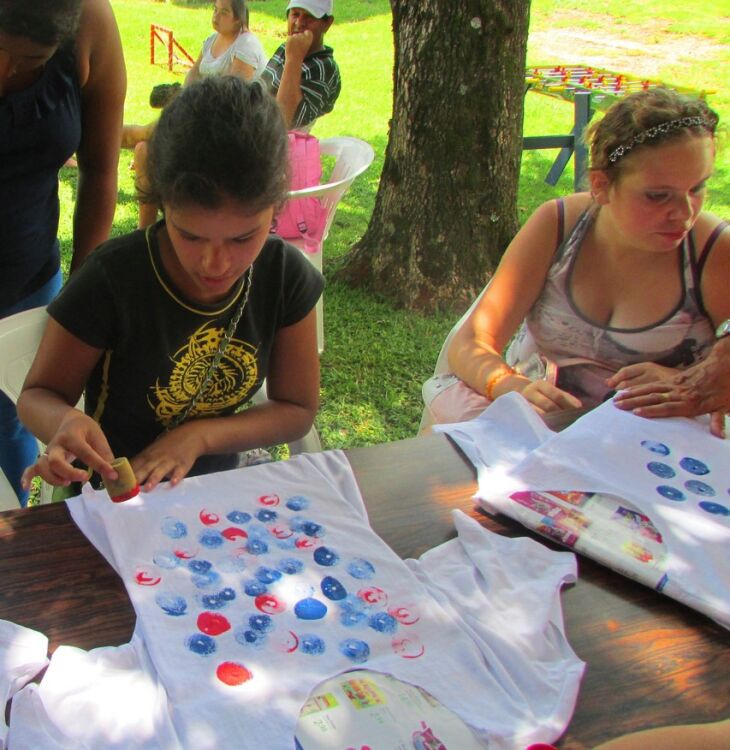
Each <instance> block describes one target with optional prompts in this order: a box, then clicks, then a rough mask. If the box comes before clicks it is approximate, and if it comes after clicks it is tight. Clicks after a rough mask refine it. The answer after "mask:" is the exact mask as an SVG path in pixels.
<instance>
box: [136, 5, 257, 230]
mask: <svg viewBox="0 0 730 750" xmlns="http://www.w3.org/2000/svg"><path fill="white" fill-rule="evenodd" d="M248 19H249V12H248V7H247V6H246V3H245V0H215V4H214V6H213V18H212V23H213V29H214V30H215V32H214V33H213V34H211V35H210V36H209V37H208V38H207V39H206V40H205V41H204V42H203V48H202V50H201V51H200V54H199V55H198V59H197V60H196V61H195V64H194V65H193V66H192V68H190V70H189V71H188V72H187V75H186V76H185V83H184V85H185V86H187V85H189V84H190V83H192V82H193V81H197V80H200V78H202V77H204V76H224V75H234V76H238V77H239V78H242V79H243V80H245V81H251V80H255V79H256V78H259V77H260V76H261V74H262V73H263V70H264V68H265V67H266V55H265V54H264V48H263V47H262V46H261V42H260V41H259V40H258V37H257V36H256V35H255V34H252V33H251V31H249V28H248ZM154 127H155V123H150V124H149V125H142V126H139V125H125V126H124V130H123V133H122V146H123V147H124V148H134V160H133V166H134V170H135V173H136V182H137V184H138V185H139V187H140V189H141V190H142V191H143V192H144V190H145V188H146V184H147V141H149V139H150V136H151V135H152V130H153V129H154ZM158 210H159V206H157V205H154V204H151V203H140V204H139V223H138V226H139V227H140V228H141V229H142V228H144V227H147V226H149V225H150V224H154V222H155V221H156V220H157V212H158Z"/></svg>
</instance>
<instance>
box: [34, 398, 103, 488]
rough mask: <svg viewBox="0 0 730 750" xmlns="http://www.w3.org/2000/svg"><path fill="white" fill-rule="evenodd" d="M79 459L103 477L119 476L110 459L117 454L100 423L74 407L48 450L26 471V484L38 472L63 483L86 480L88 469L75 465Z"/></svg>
mask: <svg viewBox="0 0 730 750" xmlns="http://www.w3.org/2000/svg"><path fill="white" fill-rule="evenodd" d="M76 459H78V460H79V461H82V462H83V463H84V464H86V465H87V466H88V467H89V469H90V470H92V471H96V472H97V473H98V474H99V475H100V476H102V477H104V478H107V479H116V478H117V472H116V471H115V470H114V469H113V468H112V465H111V463H110V462H111V461H112V460H113V459H114V455H113V453H112V451H111V448H110V447H109V443H108V442H107V439H106V436H105V435H104V433H103V432H102V430H101V427H99V425H98V424H97V423H96V422H95V421H94V420H93V419H92V418H91V417H88V416H87V415H86V414H84V413H83V412H82V411H79V410H78V409H71V410H69V412H68V415H67V416H65V417H64V419H63V421H62V422H61V424H60V425H59V427H58V430H57V431H56V434H55V435H54V436H53V437H52V438H51V441H50V442H49V443H48V446H47V447H46V450H45V452H44V453H43V454H42V455H40V456H39V457H38V459H37V460H36V462H35V463H33V464H31V465H30V466H29V467H28V468H27V469H26V470H25V471H24V472H23V477H22V480H21V482H22V484H23V487H24V488H25V489H29V488H30V482H31V479H32V478H33V477H35V476H39V477H41V479H43V480H44V481H45V482H48V483H49V484H53V485H59V486H64V487H66V486H68V485H69V484H71V483H72V482H84V481H86V480H87V479H88V478H89V471H87V470H85V469H79V468H76V467H75V466H73V461H74V460H76Z"/></svg>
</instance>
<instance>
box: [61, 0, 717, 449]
mask: <svg viewBox="0 0 730 750" xmlns="http://www.w3.org/2000/svg"><path fill="white" fill-rule="evenodd" d="M111 1H112V6H113V7H114V11H115V14H116V17H117V22H118V24H119V28H120V31H121V34H122V40H123V44H124V51H125V57H126V64H127V72H128V81H129V82H128V94H127V104H126V108H125V122H128V123H129V122H137V123H141V122H148V121H150V120H152V119H154V118H155V117H156V116H157V114H158V113H157V111H156V110H152V109H151V108H150V107H149V105H148V97H149V92H150V89H151V88H152V86H153V85H154V84H156V83H163V82H172V81H180V80H182V76H183V72H184V71H183V68H182V67H176V69H175V70H174V71H173V72H168V71H167V70H166V69H165V67H164V66H163V65H151V64H150V33H149V32H150V24H151V23H156V24H159V25H162V26H165V27H168V28H170V29H172V30H173V32H174V35H175V39H176V40H177V41H178V42H179V43H180V44H181V45H182V46H183V47H184V48H185V49H186V50H187V51H188V52H189V53H190V54H191V55H192V56H193V57H197V55H198V52H199V50H200V47H201V45H202V42H203V40H204V39H205V37H206V36H207V35H208V34H209V33H211V27H210V8H209V6H208V5H207V4H205V5H201V4H200V3H198V2H195V1H194V0H178V2H176V3H170V2H157V1H155V0H111ZM249 6H250V10H251V30H252V31H253V32H254V33H256V34H257V35H258V36H259V38H260V39H261V41H262V44H263V45H264V49H265V51H266V52H267V53H272V52H273V51H274V49H275V48H276V47H277V46H278V45H279V44H280V43H281V42H282V41H283V39H284V35H285V22H284V9H285V7H286V2H285V0H253V1H252V2H250V3H249ZM597 8H598V6H591V10H586V3H585V2H584V0H533V2H532V11H531V27H530V29H531V30H530V39H529V44H528V64H534V65H537V64H547V63H561V62H564V60H561V59H559V58H558V59H556V57H555V55H554V54H553V53H551V52H550V50H549V49H548V48H547V45H546V43H545V40H546V39H548V40H549V39H550V34H551V33H552V34H557V33H558V32H575V33H576V36H575V40H574V43H573V44H571V52H573V53H575V52H577V51H579V50H580V47H581V45H582V44H586V58H585V59H584V60H583V62H585V63H586V64H593V65H597V63H596V62H595V61H594V60H592V59H591V58H590V55H591V54H592V53H591V49H592V48H591V47H590V46H588V45H587V43H586V42H585V40H584V39H583V37H582V36H581V34H586V33H588V34H593V35H602V36H605V37H606V38H607V39H608V38H610V39H615V40H619V41H620V40H621V39H623V38H627V39H635V38H636V37H637V36H638V37H639V38H640V39H641V42H642V46H641V47H639V48H637V47H632V46H629V47H626V48H625V49H624V48H623V47H621V46H620V45H619V50H618V51H619V52H620V53H621V56H620V57H619V55H618V54H617V58H616V59H617V60H618V59H621V60H622V67H620V68H616V67H613V66H609V65H605V64H604V65H602V67H607V68H609V69H611V70H618V71H620V72H625V73H632V72H633V70H632V69H631V68H630V67H627V66H629V65H630V64H631V56H632V55H633V56H634V59H635V61H636V62H637V64H638V63H639V62H640V61H641V60H642V56H643V55H646V54H652V52H653V50H654V49H655V48H656V47H658V46H660V45H662V44H667V43H670V42H672V41H673V40H675V41H676V40H680V39H682V38H686V37H688V36H689V35H691V36H692V37H693V38H694V39H695V40H698V42H703V43H706V45H707V46H709V45H714V46H710V47H709V48H710V50H711V51H713V50H716V54H715V53H713V54H711V55H710V56H709V57H708V56H707V55H700V54H695V53H693V52H689V53H687V54H679V55H672V56H669V57H667V59H666V60H665V61H663V62H662V63H661V64H660V65H659V67H658V70H657V74H656V75H653V76H652V78H659V79H661V80H664V81H665V82H667V83H673V84H675V85H680V86H687V87H692V88H696V89H704V90H710V91H714V92H715V93H713V94H711V95H710V97H709V100H710V102H711V104H712V105H713V106H714V107H715V108H716V109H717V110H718V111H719V112H720V115H721V121H725V122H727V121H728V120H729V119H730V94H728V90H727V87H726V81H727V71H728V69H730V68H729V67H728V62H730V60H729V57H730V53H728V49H729V47H728V44H727V42H728V39H730V0H720V1H719V2H717V1H716V2H715V3H704V2H703V3H687V2H686V0H681V1H680V0H639V1H637V0H607V2H606V3H604V4H603V12H600V13H599V12H597ZM593 9H596V10H595V12H594V10H593ZM541 40H542V41H541ZM327 42H328V43H329V44H331V45H332V46H333V47H334V48H335V51H336V57H337V60H338V63H339V65H340V68H341V71H342V78H343V91H342V95H341V97H340V99H339V101H338V103H337V107H336V109H335V111H334V112H333V113H332V114H330V115H328V116H327V117H324V118H322V119H321V120H320V121H319V122H318V123H317V125H316V127H315V130H314V133H315V134H316V135H317V136H319V137H320V138H324V137H327V136H333V135H354V136H357V137H359V138H363V139H364V140H366V141H368V142H369V143H371V144H372V145H373V147H374V148H375V151H376V160H375V163H374V164H373V166H372V167H371V169H370V170H369V171H368V172H367V173H366V174H365V175H364V176H363V177H361V178H360V179H359V180H358V181H357V182H356V184H355V186H354V188H353V189H352V190H351V192H350V193H349V194H348V195H347V196H346V198H345V200H344V201H343V202H342V203H341V204H340V207H339V209H338V212H337V216H336V219H335V223H334V226H333V229H332V231H331V233H330V237H329V239H328V241H327V244H326V247H325V267H324V270H325V275H326V276H328V277H330V278H329V279H328V286H327V289H326V292H325V329H326V330H325V337H326V349H325V352H324V354H323V355H322V360H321V362H322V407H321V410H320V414H319V417H318V419H317V426H318V428H319V431H320V435H321V437H322V440H323V444H324V446H325V447H326V448H336V447H342V448H347V447H351V446H356V445H367V444H372V443H378V442H384V441H388V440H396V439H400V438H404V437H409V436H412V435H414V434H415V433H416V430H417V427H418V422H419V419H420V415H421V408H422V406H421V398H420V388H421V383H422V382H423V380H425V379H426V378H427V377H428V376H429V375H430V374H431V372H432V370H433V366H434V363H435V360H436V356H437V354H438V351H439V349H440V346H441V343H442V341H443V339H444V337H445V336H446V333H447V332H448V330H449V329H450V327H451V325H452V324H453V322H454V321H455V320H456V319H457V318H458V317H459V315H460V311H458V310H455V311H451V312H450V313H439V314H434V315H431V316H421V315H418V314H415V313H408V312H405V311H401V310H395V309H393V308H392V307H391V306H390V305H389V304H388V303H387V302H384V301H382V300H379V299H377V298H376V297H374V296H372V295H368V294H364V293H361V292H360V291H358V290H354V289H349V288H347V287H345V286H343V285H341V284H338V283H336V282H333V281H332V280H331V275H332V271H333V270H334V269H335V268H336V267H337V264H338V262H339V259H341V258H342V256H343V255H344V254H345V253H346V252H347V251H348V249H349V248H350V247H351V246H352V245H353V244H354V243H355V242H356V241H357V239H358V238H359V237H360V236H362V234H363V232H364V230H365V228H366V226H367V222H368V218H369V216H370V213H371V211H372V207H373V203H374V199H375V194H376V192H377V186H378V178H379V174H380V170H381V168H382V160H383V154H384V151H385V147H386V144H387V139H388V121H389V118H390V111H391V105H392V67H393V40H392V31H391V15H390V5H389V3H388V2H387V0H336V2H335V24H334V26H333V27H332V29H331V31H330V32H329V34H328V36H327ZM703 49H704V45H703ZM158 54H159V56H160V59H161V60H162V61H163V62H164V61H165V59H166V57H165V53H164V51H163V50H162V48H161V47H159V48H158ZM437 74H438V71H434V75H437ZM484 95H485V96H488V95H489V92H485V94H484ZM475 106H478V102H477V103H475ZM571 124H572V109H571V107H570V105H569V104H567V103H566V102H563V101H559V100H557V99H552V98H549V97H546V96H541V95H538V94H535V93H530V94H528V95H527V97H526V113H525V127H524V131H525V134H526V135H542V134H548V133H563V132H567V131H568V130H569V128H570V126H571ZM555 154H556V152H552V151H539V152H538V151H530V152H525V154H524V155H523V165H522V173H521V179H520V197H519V213H520V217H521V220H524V219H525V218H526V217H527V216H528V215H529V214H530V213H531V212H532V211H533V210H534V208H535V207H536V206H537V205H539V203H541V202H542V201H544V200H548V199H550V198H553V197H555V196H557V195H561V194H565V193H569V192H571V191H572V180H573V175H572V165H571V166H569V167H568V169H566V171H565V173H564V174H563V176H562V177H561V179H560V180H559V182H558V184H557V185H556V186H555V187H551V186H549V185H546V184H545V183H544V176H545V174H546V173H547V171H548V169H549V167H550V165H551V164H552V161H553V159H554V157H555ZM130 161H131V154H130V152H128V151H123V152H122V157H121V159H120V167H119V175H120V183H119V185H120V193H119V203H118V208H117V214H116V218H115V221H114V229H113V233H114V234H115V235H116V234H120V233H124V232H128V231H131V230H132V229H133V228H134V227H135V223H136V206H135V204H134V200H133V184H132V174H131V172H130V170H129V163H130ZM75 180H76V173H75V171H74V170H70V169H64V170H62V199H63V217H62V226H61V231H60V236H61V241H62V246H63V248H64V252H65V255H66V257H68V253H69V248H70V242H71V211H72V205H73V195H74V190H75ZM729 188H730V157H729V156H728V152H727V148H721V150H720V153H719V155H718V160H717V168H716V173H715V176H714V177H713V180H712V182H711V186H710V195H709V198H708V203H707V206H708V207H709V209H710V210H713V211H714V212H715V213H717V214H719V215H721V216H724V217H730V189H729ZM455 217H458V212H455ZM457 220H464V218H462V217H458V218H457ZM467 220H468V218H467ZM485 279H486V274H485Z"/></svg>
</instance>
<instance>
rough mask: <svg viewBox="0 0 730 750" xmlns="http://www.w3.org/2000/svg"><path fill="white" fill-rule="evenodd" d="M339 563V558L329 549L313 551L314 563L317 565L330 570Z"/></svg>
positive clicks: (319, 548) (318, 548)
mask: <svg viewBox="0 0 730 750" xmlns="http://www.w3.org/2000/svg"><path fill="white" fill-rule="evenodd" d="M339 561H340V556H339V555H338V554H337V553H336V552H335V551H334V550H333V549H330V548H329V547H317V549H316V550H314V562H316V563H317V564H318V565H323V566H324V567H325V568H330V567H332V566H333V565H337V563H338V562H339Z"/></svg>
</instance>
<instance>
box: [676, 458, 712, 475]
mask: <svg viewBox="0 0 730 750" xmlns="http://www.w3.org/2000/svg"><path fill="white" fill-rule="evenodd" d="M679 465H680V466H681V467H682V468H683V469H684V470H685V471H688V472H689V473H690V474H695V475H696V476H698V477H702V476H704V475H705V474H709V473H710V467H709V466H708V465H707V464H706V463H703V462H702V461H700V460H699V459H698V458H691V457H690V456H685V458H683V459H681V460H680V462H679Z"/></svg>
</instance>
